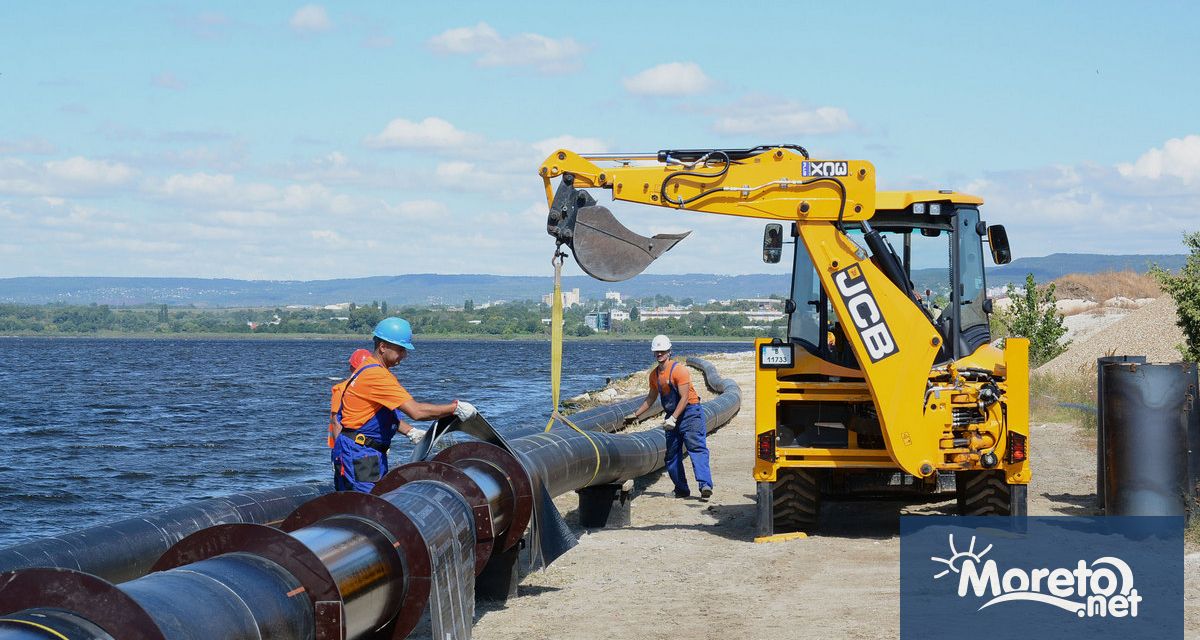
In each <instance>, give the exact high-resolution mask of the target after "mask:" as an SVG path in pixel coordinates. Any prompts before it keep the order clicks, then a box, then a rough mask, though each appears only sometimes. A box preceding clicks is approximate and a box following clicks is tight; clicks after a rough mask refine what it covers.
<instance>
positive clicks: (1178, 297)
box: [1150, 232, 1200, 362]
mask: <svg viewBox="0 0 1200 640" xmlns="http://www.w3.org/2000/svg"><path fill="white" fill-rule="evenodd" d="M1183 243H1184V244H1185V245H1187V247H1188V249H1190V251H1191V253H1190V255H1188V259H1187V263H1186V264H1184V265H1183V268H1182V269H1180V270H1179V273H1177V274H1172V273H1171V272H1170V271H1167V270H1166V269H1163V268H1161V267H1159V266H1158V265H1155V266H1154V267H1152V268H1151V270H1150V272H1151V273H1152V274H1154V277H1155V278H1156V279H1158V283H1159V284H1160V285H1162V288H1163V290H1164V291H1166V292H1167V293H1169V294H1170V295H1171V297H1172V298H1174V299H1175V312H1176V314H1177V315H1178V316H1179V317H1178V319H1177V320H1176V324H1178V325H1179V328H1180V329H1183V338H1184V342H1185V344H1183V345H1180V347H1179V351H1180V352H1182V353H1183V357H1184V359H1185V360H1187V361H1188V362H1200V232H1194V233H1188V234H1184V236H1183Z"/></svg>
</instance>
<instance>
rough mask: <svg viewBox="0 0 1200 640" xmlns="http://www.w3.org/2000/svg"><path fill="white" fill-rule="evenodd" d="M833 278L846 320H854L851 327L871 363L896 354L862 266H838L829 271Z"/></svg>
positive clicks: (889, 333)
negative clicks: (832, 271)
mask: <svg viewBox="0 0 1200 640" xmlns="http://www.w3.org/2000/svg"><path fill="white" fill-rule="evenodd" d="M833 281H834V283H835V284H837V290H838V294H839V295H841V296H842V302H844V303H845V304H846V308H847V309H848V310H849V311H850V319H851V320H853V321H854V328H855V329H857V330H858V336H859V337H860V338H862V342H863V345H865V346H866V348H867V355H869V356H870V357H871V362H879V361H880V360H883V359H884V358H886V357H888V356H890V355H892V354H894V353H899V352H900V348H899V347H897V346H896V341H895V339H893V338H892V332H891V330H889V329H888V326H887V322H886V321H885V320H884V319H883V314H882V313H880V312H879V303H878V302H876V301H875V296H874V295H873V294H872V293H871V287H869V286H867V279H866V277H864V276H863V273H862V269H860V268H859V267H858V265H853V266H850V267H847V268H845V269H842V270H841V271H839V272H837V273H835V274H833Z"/></svg>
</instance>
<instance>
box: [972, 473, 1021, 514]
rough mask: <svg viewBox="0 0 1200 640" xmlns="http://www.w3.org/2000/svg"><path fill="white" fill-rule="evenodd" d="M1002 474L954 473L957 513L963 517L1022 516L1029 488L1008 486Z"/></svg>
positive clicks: (1019, 485) (1015, 485)
mask: <svg viewBox="0 0 1200 640" xmlns="http://www.w3.org/2000/svg"><path fill="white" fill-rule="evenodd" d="M1004 480H1005V477H1004V471H1000V470H991V471H959V472H957V473H955V474H954V484H955V487H956V491H955V493H956V494H957V496H956V497H957V500H958V513H959V514H961V515H964V516H1024V515H1026V514H1027V513H1028V512H1027V510H1026V504H1027V502H1028V496H1029V486H1028V485H1023V484H1008V483H1007V482H1005V481H1004Z"/></svg>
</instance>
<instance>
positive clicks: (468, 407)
mask: <svg viewBox="0 0 1200 640" xmlns="http://www.w3.org/2000/svg"><path fill="white" fill-rule="evenodd" d="M477 413H479V411H478V410H477V409H475V406H474V405H472V404H471V403H470V402H467V401H465V400H455V401H454V417H455V418H458V419H459V420H470V419H471V417H472V416H474V415H475V414H477Z"/></svg>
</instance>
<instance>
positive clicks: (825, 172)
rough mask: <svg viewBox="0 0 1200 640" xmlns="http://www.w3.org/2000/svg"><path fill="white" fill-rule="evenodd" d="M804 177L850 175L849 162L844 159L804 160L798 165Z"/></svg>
mask: <svg viewBox="0 0 1200 640" xmlns="http://www.w3.org/2000/svg"><path fill="white" fill-rule="evenodd" d="M800 172H801V173H802V174H803V175H804V177H805V178H837V177H842V176H848V175H850V163H849V162H846V161H844V160H840V161H839V160H827V161H825V162H805V163H803V164H802V165H801V166H800Z"/></svg>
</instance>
